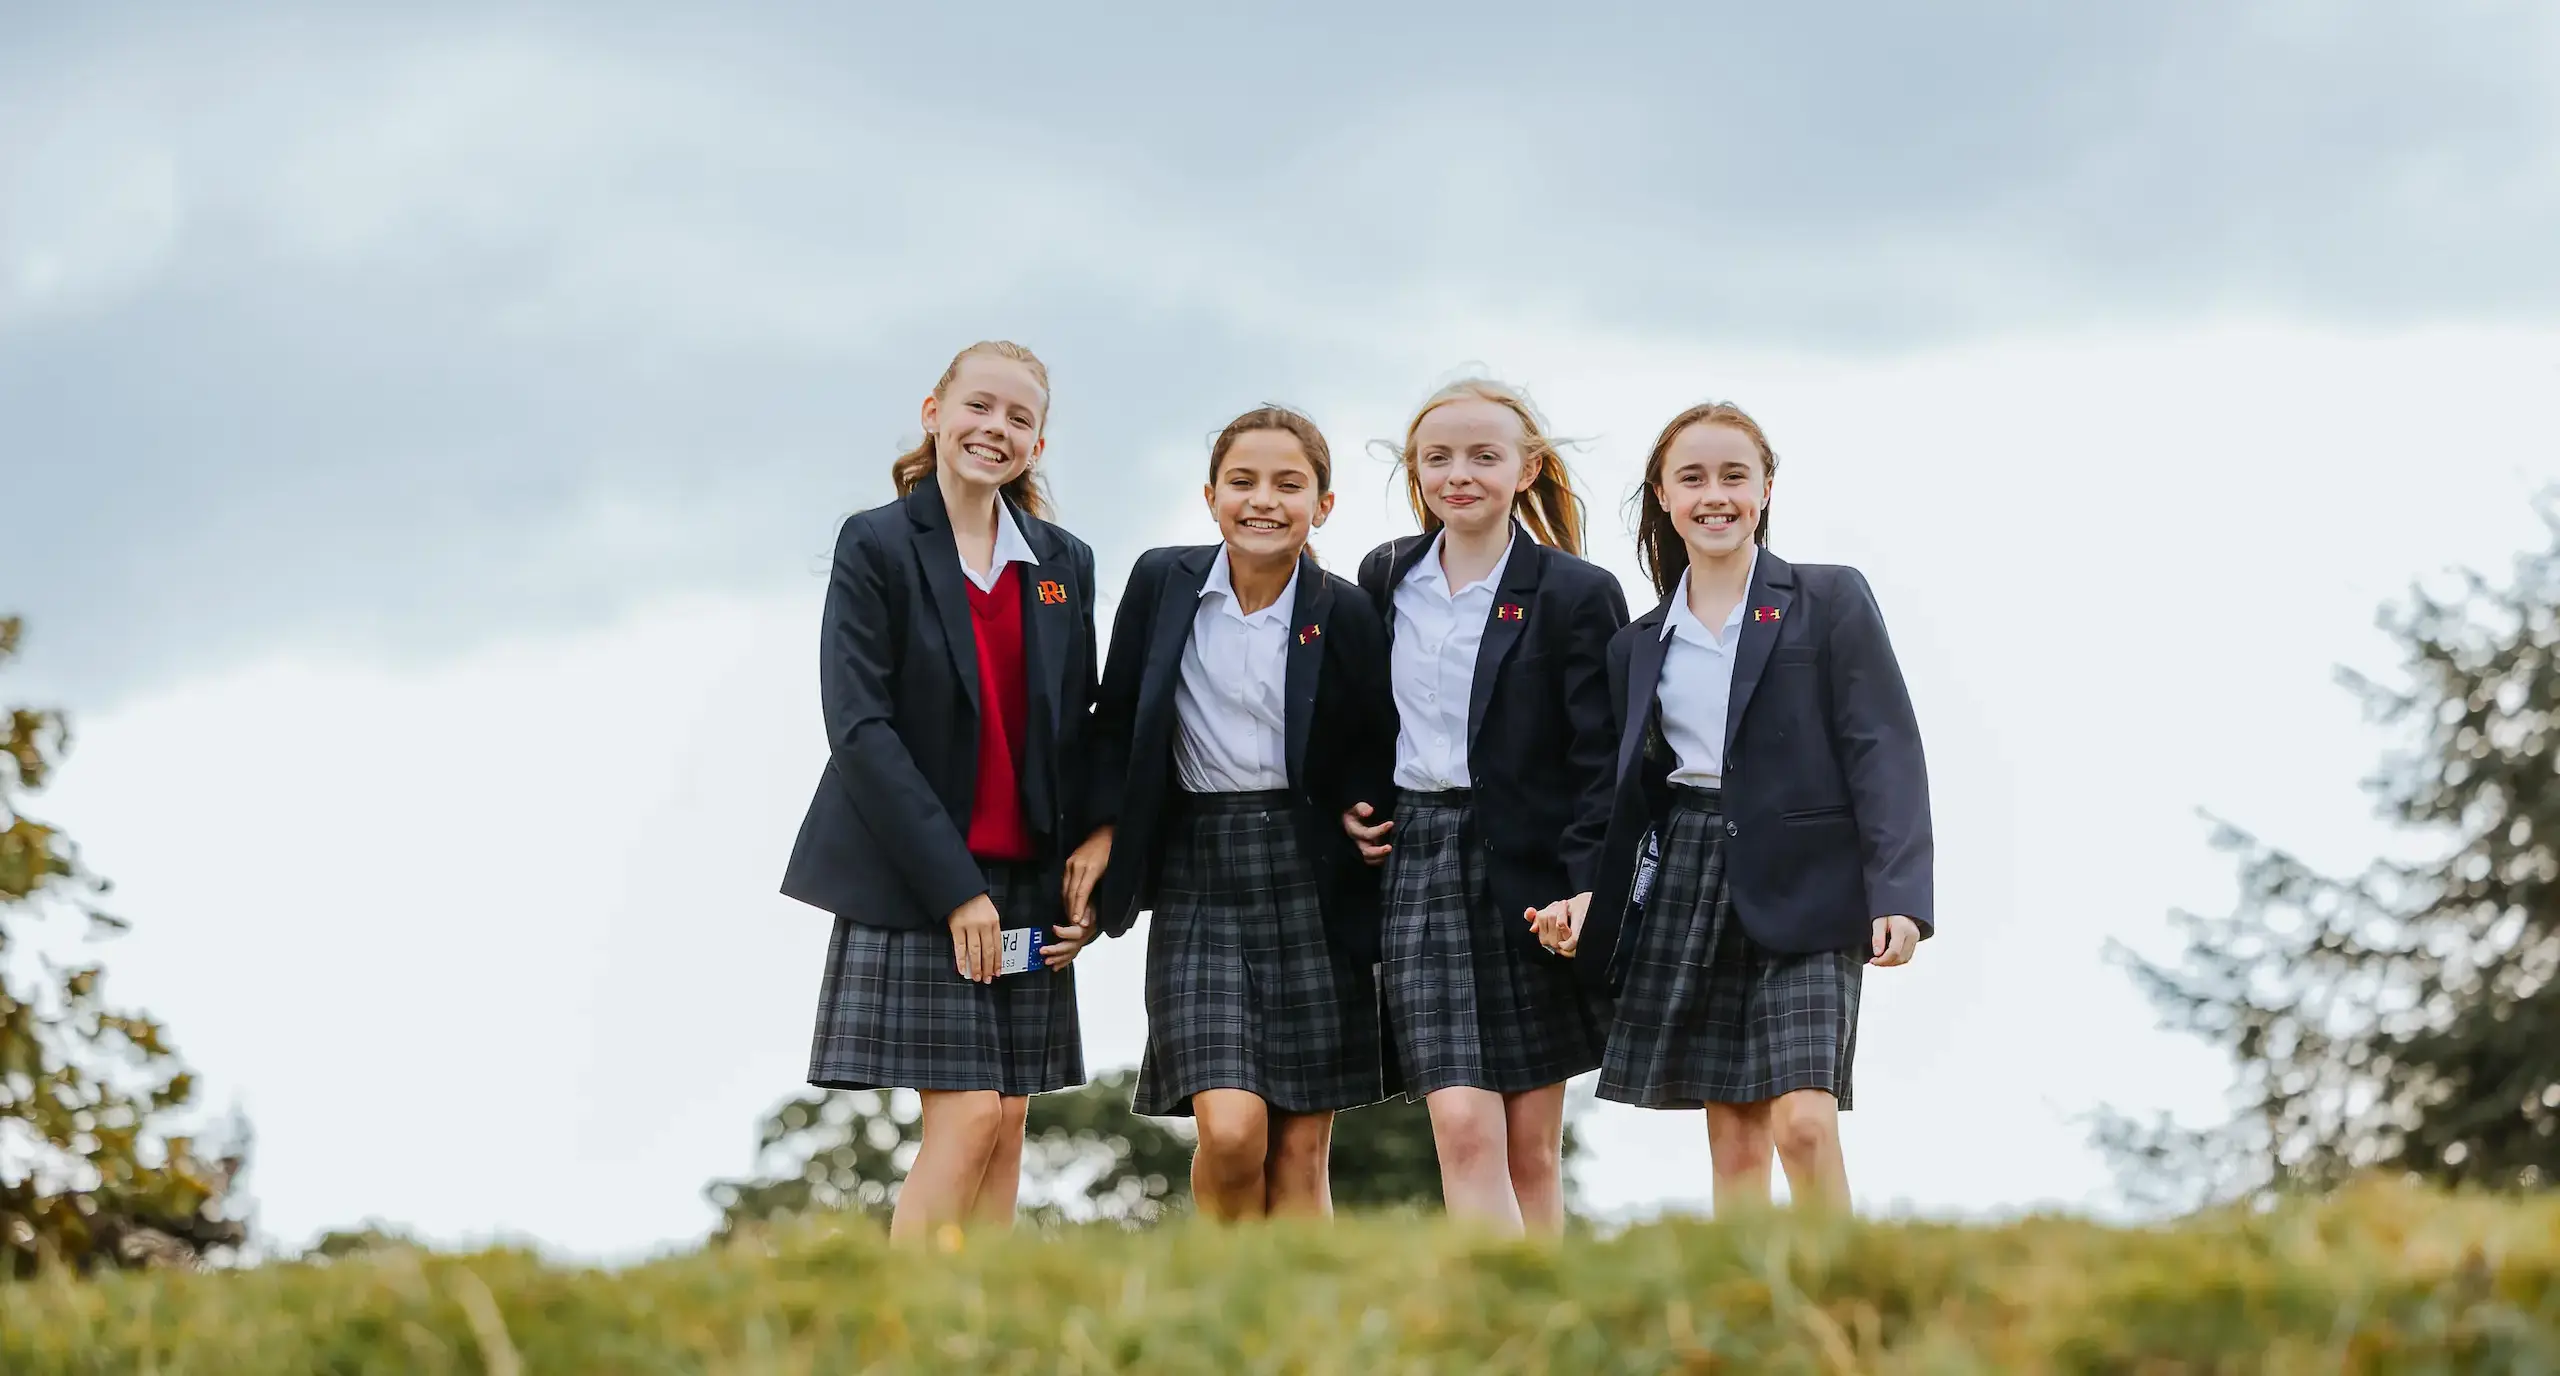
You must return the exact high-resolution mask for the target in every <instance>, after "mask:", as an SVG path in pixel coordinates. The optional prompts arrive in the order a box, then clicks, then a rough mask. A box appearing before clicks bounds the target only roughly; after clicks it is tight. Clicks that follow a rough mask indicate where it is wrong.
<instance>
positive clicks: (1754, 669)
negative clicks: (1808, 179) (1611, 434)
mask: <svg viewBox="0 0 2560 1376" xmlns="http://www.w3.org/2000/svg"><path fill="white" fill-rule="evenodd" d="M1777 467H1778V458H1777V454H1776V452H1775V451H1774V450H1772V449H1771V448H1770V446H1769V441H1768V437H1767V436H1766V435H1765V434H1763V433H1762V432H1761V429H1760V426H1759V425H1758V424H1757V423H1756V422H1754V421H1753V420H1752V419H1751V417H1750V416H1748V415H1746V414H1744V413H1743V411H1742V410H1741V409H1740V408H1738V407H1734V406H1731V405H1727V404H1722V403H1718V404H1712V405H1705V406H1697V407H1692V408H1691V409H1689V410H1687V411H1684V412H1682V413H1681V414H1680V415H1678V416H1675V417H1673V418H1672V421H1671V423H1670V424H1669V425H1667V426H1665V427H1663V431H1662V434H1661V437H1660V438H1659V439H1657V440H1656V441H1655V442H1654V446H1653V452H1652V454H1651V456H1650V457H1649V459H1648V460H1647V462H1646V465H1645V484H1644V493H1643V500H1644V502H1645V506H1644V514H1643V518H1642V521H1641V523H1640V525H1639V529H1638V535H1637V539H1638V548H1637V552H1638V556H1639V558H1640V559H1641V560H1642V562H1643V564H1644V566H1645V572H1646V573H1647V574H1648V575H1650V576H1651V578H1652V579H1653V584H1654V587H1655V589H1656V590H1657V591H1659V592H1660V593H1661V595H1662V603H1661V605H1660V606H1657V607H1655V608H1654V609H1653V610H1652V611H1650V612H1648V613H1646V614H1645V615H1643V616H1641V617H1638V618H1637V619H1636V621H1635V624H1633V625H1631V626H1629V627H1627V629H1626V630H1624V631H1622V632H1620V633H1619V634H1618V635H1617V636H1616V638H1614V639H1613V640H1611V641H1610V642H1609V683H1610V700H1611V701H1612V702H1613V703H1614V704H1616V705H1617V708H1618V711H1617V717H1618V733H1617V735H1618V744H1617V751H1618V756H1617V777H1616V786H1615V791H1614V796H1613V799H1612V804H1611V807H1610V812H1609V823H1608V828H1607V840H1606V842H1605V844H1604V848H1603V861H1602V864H1601V866H1600V869H1599V874H1600V883H1599V885H1598V887H1597V889H1596V891H1595V892H1594V893H1588V894H1578V895H1576V896H1574V897H1573V898H1571V899H1568V900H1565V901H1563V902H1560V903H1554V904H1550V905H1549V906H1548V907H1546V908H1545V909H1542V910H1541V911H1540V912H1539V913H1538V914H1537V915H1536V916H1535V917H1534V918H1533V919H1532V925H1533V926H1534V927H1535V928H1536V930H1537V932H1538V934H1539V939H1540V940H1541V941H1544V942H1546V943H1547V944H1548V945H1550V946H1551V947H1553V948H1555V949H1557V950H1558V951H1560V952H1561V953H1563V954H1566V955H1572V956H1575V957H1576V959H1577V961H1578V962H1579V968H1580V973H1581V974H1582V975H1583V976H1584V978H1585V981H1586V983H1588V984H1589V985H1591V986H1592V987H1593V988H1594V989H1595V992H1597V991H1606V992H1608V993H1610V994H1614V995H1616V1015H1615V1019H1614V1021H1613V1022H1612V1023H1611V1025H1610V1029H1609V1046H1608V1052H1607V1056H1606V1058H1605V1060H1604V1061H1603V1063H1602V1066H1601V1071H1600V1096H1601V1097H1602V1098H1604V1099H1612V1100H1616V1101H1618V1102H1621V1103H1630V1104H1638V1105H1642V1106H1645V1107H1648V1108H1696V1107H1699V1106H1701V1105H1703V1106H1704V1107H1705V1109H1706V1115H1707V1142H1708V1149H1709V1154H1710V1156H1711V1157H1712V1160H1713V1164H1714V1171H1715V1199H1716V1207H1717V1210H1718V1212H1723V1211H1724V1210H1726V1209H1727V1208H1731V1207H1739V1206H1749V1205H1754V1204H1758V1205H1765V1204H1767V1203H1768V1201H1769V1192H1770V1184H1771V1181H1770V1174H1769V1162H1770V1157H1771V1155H1772V1154H1773V1152H1774V1154H1775V1156H1776V1157H1777V1160H1778V1162H1779V1163H1780V1165H1782V1166H1783V1167H1784V1168H1785V1170H1786V1173H1787V1185H1788V1191H1789V1194H1790V1196H1791V1197H1792V1198H1793V1199H1795V1200H1797V1201H1799V1202H1800V1203H1803V1204H1807V1205H1812V1206H1816V1207H1830V1208H1845V1207H1846V1206H1847V1204H1848V1202H1849V1176H1848V1167H1847V1165H1846V1163H1845V1162H1844V1161H1843V1159H1842V1157H1841V1152H1840V1119H1839V1114H1840V1112H1841V1111H1842V1110H1844V1109H1846V1108H1848V1107H1849V1106H1850V1066H1851V1061H1852V1060H1853V1059H1854V1056H1855V1053H1856V1050H1857V1041H1858V994H1859V987H1860V984H1861V982H1862V979H1863V975H1864V972H1865V968H1866V967H1867V966H1868V965H1870V964H1874V965H1879V966H1892V965H1900V964H1903V963H1904V962H1906V961H1908V960H1910V959H1911V955H1912V951H1913V949H1914V948H1915V947H1916V946H1917V945H1918V944H1919V942H1920V941H1921V940H1922V939H1923V938H1925V937H1927V936H1929V935H1930V934H1931V933H1933V932H1934V931H1935V930H1936V913H1935V904H1934V896H1933V892H1932V867H1933V851H1932V843H1931V837H1930V826H1929V779H1928V770H1927V767H1926V764H1925V762H1924V761H1923V759H1922V756H1921V749H1920V727H1919V723H1918V721H1917V720H1916V718H1915V717H1914V715H1913V713H1912V710H1911V696H1910V694H1909V692H1908V691H1907V690H1906V689H1905V688H1904V686H1903V681H1902V670H1901V667H1900V666H1899V664H1898V663H1897V662H1896V661H1895V659H1894V654H1893V646H1892V643H1891V642H1890V641H1889V640H1888V639H1887V638H1886V636H1885V629H1884V617H1883V614H1882V613H1880V612H1879V611H1878V610H1877V609H1876V600H1875V595H1874V593H1872V592H1871V591H1869V589H1868V587H1867V580H1866V579H1865V578H1864V577H1863V576H1861V575H1860V574H1859V572H1858V571H1857V570H1856V569H1853V568H1847V567H1843V566H1839V565H1827V564H1790V563H1788V562H1787V561H1786V560H1783V559H1781V558H1779V557H1778V556H1777V555H1775V554H1773V553H1771V552H1769V550H1768V548H1767V541H1768V531H1769V521H1768V511H1769V493H1770V490H1771V487H1772V485H1773V480H1774V479H1775V477H1776V473H1777ZM1639 875H1649V876H1650V878H1649V887H1646V886H1647V883H1648V881H1647V880H1645V879H1640V878H1638V876H1639ZM1640 890H1641V891H1640ZM1586 924H1587V925H1586Z"/></svg>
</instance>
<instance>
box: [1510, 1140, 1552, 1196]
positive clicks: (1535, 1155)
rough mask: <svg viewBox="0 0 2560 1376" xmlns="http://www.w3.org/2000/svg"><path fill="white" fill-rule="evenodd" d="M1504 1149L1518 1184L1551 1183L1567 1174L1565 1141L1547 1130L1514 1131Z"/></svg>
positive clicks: (1515, 1182)
mask: <svg viewBox="0 0 2560 1376" xmlns="http://www.w3.org/2000/svg"><path fill="white" fill-rule="evenodd" d="M1503 1149H1504V1151H1505V1153H1506V1154H1507V1158H1508V1164H1509V1166H1510V1170H1511V1183H1512V1185H1513V1186H1514V1187H1515V1188H1517V1187H1526V1186H1538V1185H1548V1184H1552V1183H1554V1182H1555V1181H1556V1180H1558V1179H1560V1178H1561V1177H1562V1176H1563V1175H1564V1144H1563V1143H1562V1142H1559V1141H1557V1140H1556V1139H1555V1138H1553V1137H1550V1136H1548V1135H1546V1134H1544V1133H1539V1134H1537V1135H1535V1136H1531V1135H1528V1134H1520V1135H1515V1136H1513V1137H1512V1138H1511V1139H1510V1140H1508V1141H1507V1142H1505V1143H1504V1144H1503Z"/></svg>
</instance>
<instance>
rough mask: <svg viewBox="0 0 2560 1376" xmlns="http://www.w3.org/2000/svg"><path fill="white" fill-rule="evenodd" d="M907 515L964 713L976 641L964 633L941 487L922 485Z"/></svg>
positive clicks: (964, 601)
mask: <svg viewBox="0 0 2560 1376" xmlns="http://www.w3.org/2000/svg"><path fill="white" fill-rule="evenodd" d="M907 514H908V515H909V516H911V517H913V518H914V520H915V521H916V523H917V525H918V526H919V527H921V528H920V529H918V530H917V531H916V533H915V545H916V563H917V564H919V565H921V566H922V567H923V569H924V586H925V591H926V593H927V594H928V596H929V597H930V600H931V601H932V603H933V612H934V619H935V620H936V621H938V622H940V623H941V624H942V648H943V649H944V650H945V651H947V652H948V653H949V654H950V656H951V672H953V673H955V674H957V675H959V676H960V687H961V689H962V690H963V691H965V692H966V693H967V694H968V696H969V710H970V712H972V713H975V712H977V711H978V710H979V707H978V703H979V698H978V641H977V638H976V636H974V635H972V634H971V633H970V630H969V594H968V593H967V592H966V591H965V590H964V588H963V585H962V583H961V574H960V546H959V544H958V543H957V542H955V541H954V540H953V539H952V538H951V516H950V513H949V512H947V511H945V510H944V509H943V506H942V488H941V487H940V486H939V485H938V484H935V483H932V482H925V483H919V484H917V486H916V490H915V493H914V494H913V495H912V496H910V497H908V498H907Z"/></svg>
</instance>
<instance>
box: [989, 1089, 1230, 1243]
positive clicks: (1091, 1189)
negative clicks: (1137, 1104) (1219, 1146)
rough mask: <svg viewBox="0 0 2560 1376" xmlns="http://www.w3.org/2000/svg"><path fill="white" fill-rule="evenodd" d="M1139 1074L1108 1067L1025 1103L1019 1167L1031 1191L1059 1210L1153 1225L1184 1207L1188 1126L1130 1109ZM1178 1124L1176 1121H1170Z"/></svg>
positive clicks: (1187, 1182) (1187, 1204) (1188, 1181)
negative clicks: (1028, 1107)
mask: <svg viewBox="0 0 2560 1376" xmlns="http://www.w3.org/2000/svg"><path fill="white" fill-rule="evenodd" d="M1137 1088H1138V1072H1137V1071H1135V1070H1107V1071H1104V1072H1103V1073H1102V1074H1100V1075H1097V1076H1095V1077H1094V1078H1093V1079H1092V1080H1091V1081H1089V1082H1087V1083H1085V1084H1082V1085H1078V1086H1077V1087H1075V1088H1074V1089H1071V1090H1068V1091H1066V1092H1064V1093H1062V1094H1043V1095H1040V1096H1038V1097H1036V1098H1034V1099H1033V1100H1032V1101H1031V1112H1030V1114H1029V1115H1028V1118H1029V1121H1028V1122H1027V1123H1026V1124H1025V1125H1024V1127H1025V1130H1026V1132H1027V1133H1028V1135H1029V1137H1030V1140H1029V1142H1027V1143H1026V1144H1025V1146H1024V1149H1023V1154H1022V1168H1023V1174H1024V1176H1025V1177H1026V1180H1027V1183H1029V1184H1030V1185H1031V1187H1032V1188H1031V1193H1032V1194H1034V1195H1036V1196H1038V1197H1039V1198H1040V1199H1041V1200H1043V1201H1044V1202H1046V1203H1048V1204H1051V1205H1053V1206H1055V1207H1056V1208H1057V1210H1058V1211H1059V1212H1061V1213H1067V1212H1070V1210H1069V1208H1068V1206H1069V1205H1070V1204H1072V1205H1074V1206H1075V1207H1074V1208H1073V1210H1072V1214H1073V1215H1074V1216H1085V1217H1093V1218H1107V1219H1113V1220H1116V1221H1119V1222H1123V1223H1131V1224H1146V1223H1153V1222H1155V1221H1156V1220H1158V1219H1160V1218H1162V1217H1164V1216H1165V1215H1166V1214H1168V1213H1174V1212H1187V1211H1188V1210H1189V1209H1190V1208H1191V1147H1192V1141H1193V1138H1192V1135H1191V1125H1190V1123H1189V1121H1188V1120H1182V1119H1171V1118H1141V1117H1139V1116H1138V1115H1137V1114H1134V1113H1131V1112H1130V1111H1129V1102H1130V1099H1131V1096H1133V1095H1134V1094H1135V1093H1136V1092H1137ZM1177 1124H1179V1126H1177Z"/></svg>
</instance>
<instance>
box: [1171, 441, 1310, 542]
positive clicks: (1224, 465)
mask: <svg viewBox="0 0 2560 1376" xmlns="http://www.w3.org/2000/svg"><path fill="white" fill-rule="evenodd" d="M1322 489H1323V484H1322V483H1321V482H1320V481H1319V480H1318V478H1317V476H1316V466H1315V462H1314V461H1313V460H1311V459H1309V458H1308V457H1307V451H1306V450H1305V449H1304V448H1303V447H1302V446H1300V445H1299V443H1298V437H1297V436H1295V435H1292V434H1290V433H1289V432H1288V431H1286V430H1249V431H1246V432H1245V433H1243V434H1241V435H1238V436H1236V437H1235V442H1234V443H1233V444H1231V445H1229V446H1228V448H1227V453H1226V457H1225V458H1224V459H1222V460H1220V461H1219V463H1218V471H1217V473H1216V474H1215V475H1214V476H1213V477H1212V478H1211V480H1210V482H1209V485H1208V486H1207V487H1206V488H1203V489H1202V495H1203V496H1205V497H1206V498H1207V499H1208V502H1209V514H1210V515H1212V516H1214V517H1216V518H1217V520H1218V532H1219V534H1221V535H1223V536H1224V537H1225V538H1226V542H1227V550H1228V556H1229V557H1230V558H1247V559H1251V560H1254V561H1256V562H1264V561H1275V560H1282V559H1291V560H1293V559H1296V558H1297V557H1298V551H1299V550H1301V549H1303V548H1305V546H1306V543H1307V537H1308V536H1309V535H1311V534H1313V533H1314V532H1315V529H1316V527H1318V526H1321V525H1323V524H1324V521H1325V518H1326V517H1327V516H1330V515H1332V514H1333V494H1332V493H1330V492H1327V491H1324V490H1322Z"/></svg>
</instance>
